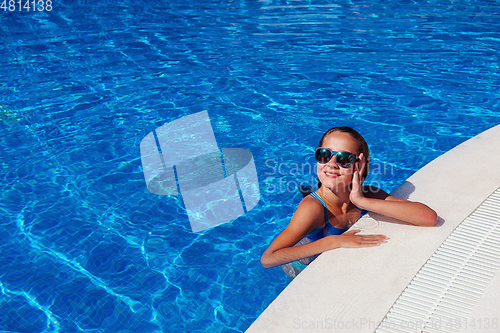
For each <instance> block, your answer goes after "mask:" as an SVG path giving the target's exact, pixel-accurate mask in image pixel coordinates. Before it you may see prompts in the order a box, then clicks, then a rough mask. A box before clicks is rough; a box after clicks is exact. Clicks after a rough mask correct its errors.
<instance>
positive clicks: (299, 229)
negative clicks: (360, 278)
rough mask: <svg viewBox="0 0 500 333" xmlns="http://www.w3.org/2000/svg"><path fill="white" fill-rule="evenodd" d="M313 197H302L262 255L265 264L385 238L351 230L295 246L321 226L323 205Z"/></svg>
mask: <svg viewBox="0 0 500 333" xmlns="http://www.w3.org/2000/svg"><path fill="white" fill-rule="evenodd" d="M317 205H319V206H321V204H319V203H317V202H315V201H312V200H303V201H302V202H301V203H300V205H299V207H298V208H297V211H296V212H295V214H294V215H293V217H292V220H291V221H290V224H289V225H288V227H287V228H286V229H285V230H283V232H282V233H281V234H279V235H278V237H276V238H275V239H274V241H273V242H272V243H271V245H269V247H268V248H267V249H266V251H264V253H263V254H262V257H261V259H260V261H261V263H262V266H264V267H265V268H269V267H274V266H279V265H283V264H286V263H289V262H292V261H295V260H299V259H303V258H307V257H310V256H313V255H315V254H319V253H323V252H325V251H328V250H332V249H336V248H339V247H370V246H378V245H380V244H382V243H384V242H386V240H387V238H386V237H385V236H383V235H356V234H357V233H358V232H359V230H352V231H349V232H346V233H344V234H342V235H332V236H326V237H323V238H321V239H320V240H317V241H314V242H311V243H309V244H304V245H299V246H294V245H295V244H297V243H298V242H299V241H300V240H301V239H302V238H304V237H305V236H306V235H307V234H308V233H309V232H311V231H312V230H313V229H314V228H317V227H322V225H324V223H322V220H323V219H324V218H323V216H324V215H323V206H321V208H319V207H318V206H317Z"/></svg>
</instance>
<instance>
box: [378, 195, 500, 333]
mask: <svg viewBox="0 0 500 333" xmlns="http://www.w3.org/2000/svg"><path fill="white" fill-rule="evenodd" d="M499 268H500V188H498V189H497V190H496V191H495V192H493V194H491V195H490V196H489V197H488V198H487V199H486V200H485V201H484V202H483V203H482V204H481V205H480V206H479V207H478V208H476V210H475V211H474V212H473V213H472V214H471V215H469V216H468V217H467V218H465V219H464V220H463V221H462V222H461V223H460V224H459V225H458V226H457V227H456V228H455V230H454V231H453V232H452V233H451V234H450V235H449V236H448V237H447V238H446V240H445V241H444V242H443V244H441V246H440V247H439V248H438V249H437V250H436V252H434V254H433V255H432V256H431V257H430V258H429V260H427V262H426V263H425V265H424V266H423V267H422V268H421V269H420V271H419V272H418V273H417V274H416V275H415V277H414V278H413V279H412V281H411V282H410V283H409V285H408V286H407V287H406V289H405V290H404V291H403V293H402V294H401V295H400V296H399V298H398V299H397V300H396V302H395V303H394V304H393V306H392V308H391V309H390V310H389V312H388V313H387V315H386V316H385V317H384V319H383V320H382V321H381V322H380V324H379V326H378V327H377V329H376V330H375V332H376V333H434V332H444V333H461V332H464V330H465V328H466V320H467V316H468V315H469V314H470V313H471V312H472V310H473V309H474V306H475V305H476V303H477V301H478V300H479V298H480V297H481V295H482V294H483V292H484V290H485V289H486V287H487V286H488V284H489V283H490V281H491V279H492V278H493V277H494V276H495V274H496V272H497V271H498V269H499Z"/></svg>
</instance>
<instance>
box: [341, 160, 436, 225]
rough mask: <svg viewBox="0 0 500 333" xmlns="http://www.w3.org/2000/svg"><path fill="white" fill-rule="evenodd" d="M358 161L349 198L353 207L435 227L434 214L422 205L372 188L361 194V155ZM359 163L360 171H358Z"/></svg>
mask: <svg viewBox="0 0 500 333" xmlns="http://www.w3.org/2000/svg"><path fill="white" fill-rule="evenodd" d="M359 159H360V162H356V168H355V171H354V175H353V179H352V191H351V196H350V199H351V202H352V203H353V204H354V205H356V206H357V207H358V208H361V209H366V210H369V211H372V212H374V213H378V214H381V215H385V216H389V217H392V218H395V219H398V220H401V221H404V222H408V223H411V224H414V225H418V226H427V227H432V226H434V225H436V222H437V214H436V212H435V211H434V210H432V209H431V208H429V207H428V206H426V205H424V204H423V203H420V202H413V201H409V200H404V199H398V198H396V197H393V196H392V195H389V194H387V193H386V192H384V191H382V190H380V189H377V188H374V187H365V189H367V190H368V192H367V194H366V196H365V195H364V194H363V186H362V185H361V176H360V175H361V174H363V170H364V167H365V163H364V162H365V160H364V156H363V154H361V155H360V157H359ZM360 163H361V170H359V169H360V165H359V164H360Z"/></svg>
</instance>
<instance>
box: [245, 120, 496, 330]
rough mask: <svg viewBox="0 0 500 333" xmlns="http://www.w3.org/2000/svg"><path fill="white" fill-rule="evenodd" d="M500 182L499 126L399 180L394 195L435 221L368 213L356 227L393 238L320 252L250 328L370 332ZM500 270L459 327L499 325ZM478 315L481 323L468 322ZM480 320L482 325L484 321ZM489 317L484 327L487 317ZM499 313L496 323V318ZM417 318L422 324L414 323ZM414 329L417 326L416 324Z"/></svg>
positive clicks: (476, 318)
mask: <svg viewBox="0 0 500 333" xmlns="http://www.w3.org/2000/svg"><path fill="white" fill-rule="evenodd" d="M499 187H500V125H498V126H496V127H493V128H491V129H489V130H487V131H485V132H483V133H481V134H479V135H477V136H476V137H474V138H472V139H470V140H468V141H466V142H464V143H462V144H461V145H459V146H457V147H455V148H454V149H452V150H450V151H448V152H447V153H445V154H443V155H442V156H440V157H438V158H437V159H435V160H434V161H432V162H431V163H429V164H427V165H426V166H424V167H423V168H422V169H420V170H419V171H418V172H416V173H415V174H414V175H413V176H411V177H410V178H408V180H407V181H406V182H405V183H404V184H402V185H401V186H399V187H398V188H397V189H396V190H395V191H394V192H393V193H392V194H393V195H394V196H396V197H400V198H405V199H409V200H413V201H420V202H423V203H425V204H427V205H428V206H430V207H431V208H433V209H434V210H435V211H436V212H437V213H438V215H439V221H438V225H437V226H436V227H431V228H425V227H416V226H412V225H406V224H400V223H390V222H396V221H391V219H388V218H386V217H383V216H379V215H376V214H368V215H367V216H365V217H363V218H362V219H361V220H359V221H358V222H357V223H356V224H355V225H354V226H353V227H352V229H363V233H366V234H384V235H386V236H388V237H389V238H390V241H389V242H388V243H386V244H383V245H381V246H380V247H376V248H362V249H335V250H332V251H328V252H325V253H323V254H321V255H320V256H319V257H318V258H317V259H316V260H315V261H314V262H312V263H311V264H310V265H309V266H308V267H307V268H306V269H305V270H304V271H303V272H302V273H301V274H300V275H299V276H298V277H297V278H295V279H294V280H293V281H292V282H291V283H290V284H289V285H288V286H287V288H286V289H285V290H284V291H283V292H282V293H281V294H280V295H279V296H278V297H277V298H276V299H275V300H274V301H273V302H272V303H271V304H270V305H269V306H268V307H267V309H266V310H265V311H264V312H263V313H262V314H261V315H260V316H259V318H258V319H257V320H256V321H255V322H254V323H253V324H252V325H251V326H250V328H249V329H248V330H247V332H249V333H254V332H255V333H263V332H270V333H271V332H273V333H274V332H276V333H277V332H286V333H290V332H302V331H304V332H373V331H375V329H376V328H377V326H378V324H379V323H380V322H381V321H382V319H383V318H384V317H385V315H386V314H387V313H388V311H389V310H390V308H391V307H392V305H393V304H394V302H395V301H396V299H397V298H398V297H399V296H400V295H401V293H402V292H403V290H404V289H405V288H406V287H407V285H408V283H409V282H410V281H411V280H412V278H413V277H414V276H415V274H416V273H417V272H418V271H419V270H420V268H421V267H422V266H423V265H424V264H425V263H426V261H427V260H428V259H429V258H430V256H431V255H432V254H433V253H434V252H435V251H436V249H437V248H438V247H439V246H440V245H441V243H443V241H444V240H445V239H446V238H447V237H448V235H450V233H451V232H453V230H454V229H455V228H456V227H457V225H458V224H460V223H461V222H462V221H463V220H464V219H465V218H466V217H467V216H469V215H470V214H471V213H472V212H473V211H474V210H475V209H476V208H477V207H478V206H479V205H480V204H481V203H482V202H483V201H484V200H485V199H486V198H487V197H488V196H489V195H490V194H492V193H493V192H494V191H495V190H496V189H497V188H499ZM498 300H500V274H499V273H498V271H497V273H496V275H495V276H494V278H493V280H492V281H491V282H490V284H489V286H488V288H487V289H486V290H485V292H484V293H483V294H482V296H481V297H480V299H479V300H478V301H477V303H476V304H475V307H474V310H473V311H472V312H471V313H469V314H468V316H469V319H468V321H469V322H468V324H469V325H468V327H467V329H466V330H464V329H465V327H461V329H460V330H458V331H457V332H476V331H477V332H498V331H500V302H499V301H498ZM473 320H474V321H475V324H476V325H475V326H476V327H471V325H470V323H472V321H473ZM479 320H482V327H481V328H479V326H478V323H479ZM486 320H488V321H489V323H490V324H489V325H488V326H489V327H488V328H486V327H485V326H486V325H485V324H484V322H485V321H486ZM493 320H496V322H497V323H498V326H496V329H495V328H494V325H493ZM414 324H417V325H418V323H414ZM415 332H420V330H416V331H415Z"/></svg>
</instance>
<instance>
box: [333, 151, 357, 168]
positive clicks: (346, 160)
mask: <svg viewBox="0 0 500 333" xmlns="http://www.w3.org/2000/svg"><path fill="white" fill-rule="evenodd" d="M354 156H355V155H354V154H351V153H348V152H345V151H342V152H340V153H338V154H337V164H338V165H339V166H341V167H342V168H348V167H350V166H351V165H352V164H353V163H354Z"/></svg>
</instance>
